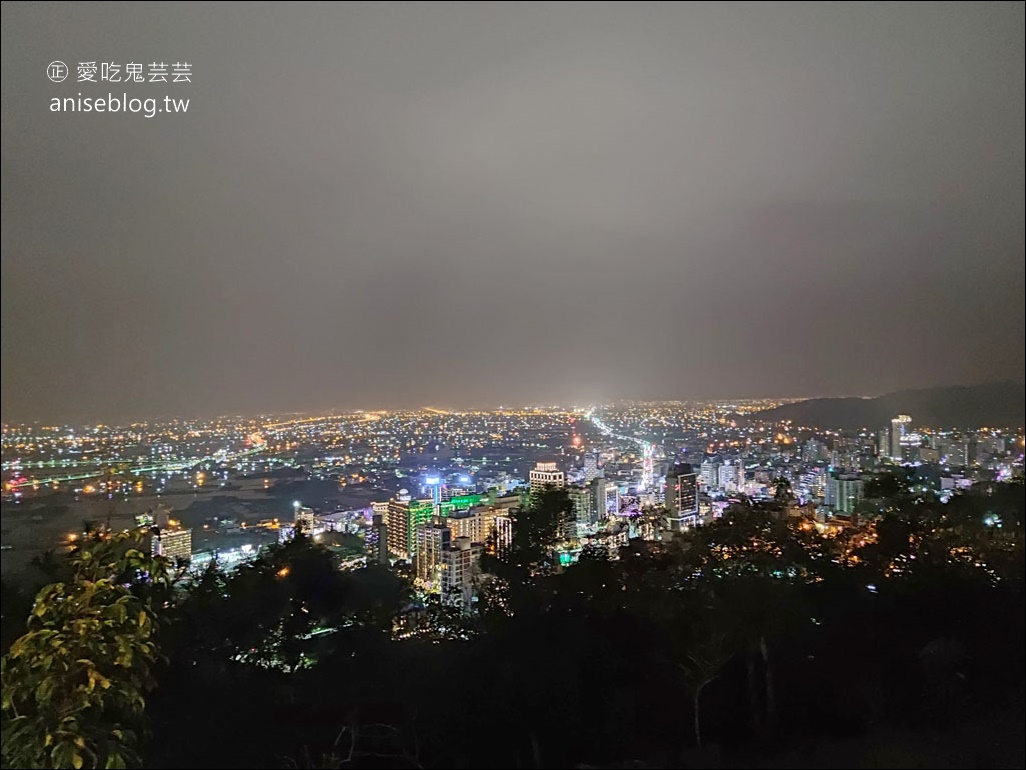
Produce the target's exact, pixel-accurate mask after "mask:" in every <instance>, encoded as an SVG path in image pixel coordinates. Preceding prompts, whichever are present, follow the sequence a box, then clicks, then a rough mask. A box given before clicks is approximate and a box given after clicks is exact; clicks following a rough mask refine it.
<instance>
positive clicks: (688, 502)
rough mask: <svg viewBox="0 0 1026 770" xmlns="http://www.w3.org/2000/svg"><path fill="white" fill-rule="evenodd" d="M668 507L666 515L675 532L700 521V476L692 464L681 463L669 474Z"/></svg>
mask: <svg viewBox="0 0 1026 770" xmlns="http://www.w3.org/2000/svg"><path fill="white" fill-rule="evenodd" d="M666 508H667V511H668V513H667V515H666V517H667V519H668V520H669V525H670V529H671V530H672V531H674V532H680V531H681V530H683V529H687V528H688V527H693V526H695V524H697V523H698V476H697V475H696V474H695V472H694V470H693V469H692V467H691V465H690V464H688V463H679V464H678V465H675V466H674V467H673V468H671V469H670V472H669V473H668V474H667V476H666Z"/></svg>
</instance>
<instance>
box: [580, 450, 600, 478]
mask: <svg viewBox="0 0 1026 770" xmlns="http://www.w3.org/2000/svg"><path fill="white" fill-rule="evenodd" d="M601 475H602V470H601V469H600V468H599V464H598V455H597V454H596V453H594V452H587V453H586V454H585V455H584V483H585V484H590V483H591V482H592V481H594V480H595V479H597V478H598V477H599V476H601Z"/></svg>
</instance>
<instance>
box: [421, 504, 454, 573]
mask: <svg viewBox="0 0 1026 770" xmlns="http://www.w3.org/2000/svg"><path fill="white" fill-rule="evenodd" d="M451 544H452V534H451V533H450V532H449V527H448V526H446V525H445V524H443V523H442V521H441V519H439V518H435V519H434V520H433V521H431V522H428V523H424V524H418V525H417V548H416V551H415V553H416V556H415V557H414V561H415V562H416V565H417V579H418V580H421V581H423V582H425V583H428V584H429V585H430V586H432V587H434V588H439V587H440V586H441V576H440V571H441V569H442V562H443V553H444V552H445V551H447V550H448V549H449V546H450V545H451Z"/></svg>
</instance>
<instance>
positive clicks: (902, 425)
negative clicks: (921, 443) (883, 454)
mask: <svg viewBox="0 0 1026 770" xmlns="http://www.w3.org/2000/svg"><path fill="white" fill-rule="evenodd" d="M911 432H912V418H911V417H909V416H908V415H907V414H899V415H898V416H897V417H895V418H894V419H893V420H891V459H892V460H894V461H895V462H901V460H902V458H903V456H904V455H903V452H902V444H903V443H904V441H903V439H905V436H906V435H907V434H908V433H911Z"/></svg>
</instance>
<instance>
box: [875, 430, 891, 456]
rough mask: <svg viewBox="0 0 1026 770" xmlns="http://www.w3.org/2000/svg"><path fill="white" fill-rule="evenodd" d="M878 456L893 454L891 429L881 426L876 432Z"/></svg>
mask: <svg viewBox="0 0 1026 770" xmlns="http://www.w3.org/2000/svg"><path fill="white" fill-rule="evenodd" d="M876 456H877V457H890V456H891V429H890V428H880V430H879V431H878V432H877V434H876Z"/></svg>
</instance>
